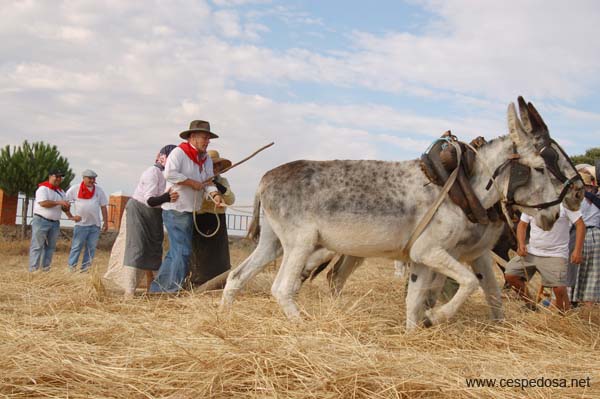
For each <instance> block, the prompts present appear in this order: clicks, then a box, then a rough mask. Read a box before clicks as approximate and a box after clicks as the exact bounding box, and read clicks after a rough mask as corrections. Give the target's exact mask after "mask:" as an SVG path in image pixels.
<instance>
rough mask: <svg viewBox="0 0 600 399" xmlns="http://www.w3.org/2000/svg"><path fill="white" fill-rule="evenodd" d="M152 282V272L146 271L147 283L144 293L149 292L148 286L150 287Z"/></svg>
mask: <svg viewBox="0 0 600 399" xmlns="http://www.w3.org/2000/svg"><path fill="white" fill-rule="evenodd" d="M152 280H154V273H152V270H146V281H147V282H148V286H147V287H146V292H150V285H152Z"/></svg>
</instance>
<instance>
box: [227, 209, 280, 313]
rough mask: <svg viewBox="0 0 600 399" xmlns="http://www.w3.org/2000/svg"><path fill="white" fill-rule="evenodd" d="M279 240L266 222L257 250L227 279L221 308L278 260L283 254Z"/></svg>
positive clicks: (230, 302)
mask: <svg viewBox="0 0 600 399" xmlns="http://www.w3.org/2000/svg"><path fill="white" fill-rule="evenodd" d="M282 251H283V250H282V247H281V243H280V242H279V238H277V236H276V235H275V233H274V232H273V229H272V228H271V226H270V225H269V224H268V223H267V222H266V220H265V221H264V222H263V224H262V229H261V233H260V239H259V241H258V245H257V246H256V249H255V250H254V251H253V252H252V253H251V254H250V256H249V257H248V258H246V260H244V261H243V262H242V263H241V264H240V265H239V266H238V267H236V268H235V269H233V270H232V271H231V273H229V276H228V277H227V283H226V284H225V288H224V289H223V296H222V298H221V306H222V307H223V306H227V305H231V304H232V303H233V300H234V299H235V296H236V294H237V293H238V291H239V290H241V289H242V288H243V287H244V286H245V285H246V283H248V281H250V279H252V278H253V277H254V276H256V275H257V274H258V273H259V272H261V271H262V270H263V269H264V268H265V266H267V265H268V264H269V263H270V262H272V261H274V260H275V259H277V258H278V257H279V256H281V254H282Z"/></svg>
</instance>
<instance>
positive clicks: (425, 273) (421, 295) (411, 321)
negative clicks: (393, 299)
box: [406, 262, 434, 331]
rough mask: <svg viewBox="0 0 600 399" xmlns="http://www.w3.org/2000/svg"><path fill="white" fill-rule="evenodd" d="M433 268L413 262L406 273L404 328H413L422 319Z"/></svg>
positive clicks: (408, 329)
mask: <svg viewBox="0 0 600 399" xmlns="http://www.w3.org/2000/svg"><path fill="white" fill-rule="evenodd" d="M433 277H434V273H433V270H431V269H430V268H428V267H427V266H425V265H423V264H420V263H416V262H413V263H412V264H411V266H410V271H409V273H408V287H407V292H406V330H407V331H410V330H413V329H414V328H415V327H417V326H418V325H419V323H420V322H421V320H423V314H424V311H425V309H426V307H427V306H426V302H427V300H428V296H429V290H430V286H431V279H432V278H433Z"/></svg>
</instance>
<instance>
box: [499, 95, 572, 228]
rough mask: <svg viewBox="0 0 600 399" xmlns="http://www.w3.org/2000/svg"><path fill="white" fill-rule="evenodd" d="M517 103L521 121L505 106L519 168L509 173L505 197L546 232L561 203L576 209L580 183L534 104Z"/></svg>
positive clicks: (520, 98)
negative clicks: (531, 217) (506, 195)
mask: <svg viewBox="0 0 600 399" xmlns="http://www.w3.org/2000/svg"><path fill="white" fill-rule="evenodd" d="M518 102H519V113H520V116H521V120H519V118H518V117H517V113H516V110H515V106H514V104H510V106H509V107H508V128H509V131H510V137H511V139H512V141H513V143H514V144H515V146H516V149H517V152H518V153H519V165H520V166H519V168H517V172H515V171H511V178H510V179H511V180H512V181H513V183H512V184H511V180H509V183H508V185H509V187H508V197H509V201H511V200H512V202H513V204H514V205H513V206H514V207H515V208H517V209H519V210H521V211H522V212H526V213H527V214H529V215H532V216H534V217H535V219H536V224H537V225H538V226H540V227H541V228H542V229H544V230H549V229H551V228H552V225H553V224H554V222H555V221H556V219H557V218H558V215H559V206H558V204H559V203H560V202H564V205H565V207H567V208H568V209H571V210H577V209H579V206H580V203H581V199H582V198H583V184H582V183H581V181H580V179H578V174H577V171H576V170H575V167H574V166H573V165H572V163H571V161H570V159H569V157H568V156H567V155H566V154H565V152H564V151H563V150H562V148H560V146H559V145H558V144H556V142H554V140H552V138H551V137H550V133H549V131H548V127H547V126H546V124H545V123H544V121H543V119H542V117H541V116H540V114H539V113H538V112H537V110H536V109H535V107H534V106H533V104H531V103H525V100H523V98H522V97H519V99H518ZM527 168H528V169H527ZM519 169H520V171H519ZM513 175H514V176H515V179H513ZM515 182H517V184H518V186H516V185H515ZM511 196H512V198H511Z"/></svg>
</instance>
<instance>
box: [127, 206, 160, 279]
mask: <svg viewBox="0 0 600 399" xmlns="http://www.w3.org/2000/svg"><path fill="white" fill-rule="evenodd" d="M125 209H126V210H127V236H126V241H125V256H124V258H123V264H125V265H127V266H133V267H135V268H137V269H143V270H154V271H156V270H158V269H159V268H160V264H161V263H162V253H163V251H162V243H163V239H164V230H163V220H162V209H161V208H150V207H148V206H146V205H144V204H142V203H140V202H138V201H136V200H134V199H132V200H130V201H129V202H127V206H126V208H125Z"/></svg>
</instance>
